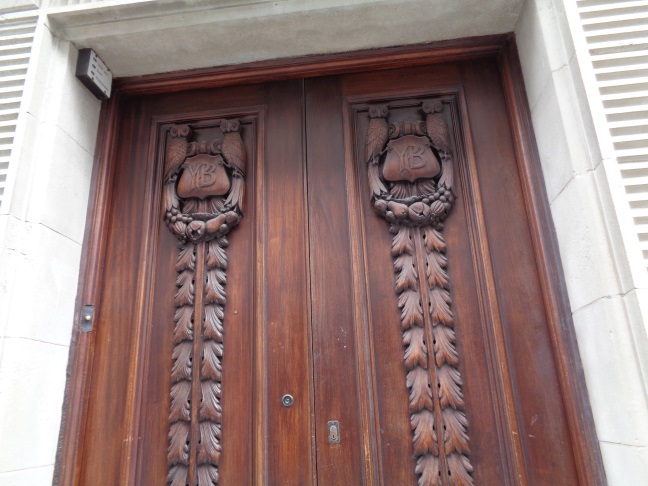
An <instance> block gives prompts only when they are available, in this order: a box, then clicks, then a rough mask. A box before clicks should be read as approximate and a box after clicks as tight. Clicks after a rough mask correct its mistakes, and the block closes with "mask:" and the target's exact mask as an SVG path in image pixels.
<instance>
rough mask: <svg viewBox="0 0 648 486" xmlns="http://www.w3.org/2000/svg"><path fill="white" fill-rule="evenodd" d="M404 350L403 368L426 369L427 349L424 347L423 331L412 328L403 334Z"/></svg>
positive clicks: (418, 328) (415, 327)
mask: <svg viewBox="0 0 648 486" xmlns="http://www.w3.org/2000/svg"><path fill="white" fill-rule="evenodd" d="M403 343H404V344H405V345H406V346H407V348H406V350H405V368H406V369H408V370H410V369H412V368H414V367H415V366H421V367H423V368H427V364H428V363H427V348H426V346H425V330H424V329H423V328H422V327H418V326H414V327H411V328H410V329H408V330H407V331H405V332H403Z"/></svg>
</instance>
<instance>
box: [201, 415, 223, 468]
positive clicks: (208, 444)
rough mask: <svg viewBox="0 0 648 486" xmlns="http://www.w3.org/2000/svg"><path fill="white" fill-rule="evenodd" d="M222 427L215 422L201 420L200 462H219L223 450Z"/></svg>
mask: <svg viewBox="0 0 648 486" xmlns="http://www.w3.org/2000/svg"><path fill="white" fill-rule="evenodd" d="M220 438H221V427H220V425H219V424H217V423H213V422H200V445H199V446H198V463H199V464H205V463H209V464H218V462H219V461H220V454H221V452H222V448H221V444H220Z"/></svg>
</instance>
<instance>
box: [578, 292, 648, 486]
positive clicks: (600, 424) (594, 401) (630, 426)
mask: <svg viewBox="0 0 648 486" xmlns="http://www.w3.org/2000/svg"><path fill="white" fill-rule="evenodd" d="M627 300H628V299H627V297H621V296H617V297H610V298H602V299H599V300H597V301H596V302H594V303H592V304H590V305H588V306H586V307H584V308H582V309H580V310H579V311H577V312H576V313H575V314H574V326H575V329H576V338H577V341H578V347H579V350H580V356H581V360H582V363H583V369H584V372H585V380H586V382H587V389H588V393H589V397H590V403H591V405H592V413H593V415H594V422H595V424H596V431H597V434H598V438H599V440H600V441H603V442H616V443H622V444H627V445H632V446H634V447H637V446H648V414H647V413H646V411H647V410H648V403H647V402H646V390H645V389H644V388H645V385H644V383H643V380H642V375H641V369H640V363H639V362H638V360H637V353H636V346H638V345H639V346H640V345H642V343H638V342H636V341H635V339H634V336H633V333H632V323H631V322H629V320H628V317H629V316H628V313H627V302H626V301H627ZM643 345H644V346H645V342H644V343H643ZM626 484H636V483H626Z"/></svg>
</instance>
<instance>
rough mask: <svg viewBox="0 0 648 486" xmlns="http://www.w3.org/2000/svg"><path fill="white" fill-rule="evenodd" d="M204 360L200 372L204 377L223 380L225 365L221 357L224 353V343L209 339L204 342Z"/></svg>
mask: <svg viewBox="0 0 648 486" xmlns="http://www.w3.org/2000/svg"><path fill="white" fill-rule="evenodd" d="M203 347H204V351H203V360H202V367H201V370H200V374H201V376H202V377H203V378H204V379H212V380H216V381H219V382H220V381H221V380H222V379H223V367H222V364H221V360H220V357H221V356H222V355H223V344H222V343H218V342H216V341H212V340H208V341H205V343H204V344H203Z"/></svg>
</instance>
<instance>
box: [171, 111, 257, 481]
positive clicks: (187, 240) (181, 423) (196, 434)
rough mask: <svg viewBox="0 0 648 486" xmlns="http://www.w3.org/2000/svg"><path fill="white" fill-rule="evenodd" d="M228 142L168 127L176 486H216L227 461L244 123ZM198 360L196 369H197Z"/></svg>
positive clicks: (234, 127)
mask: <svg viewBox="0 0 648 486" xmlns="http://www.w3.org/2000/svg"><path fill="white" fill-rule="evenodd" d="M220 128H221V131H222V132H223V138H222V140H213V141H211V142H206V141H202V142H189V140H190V138H191V137H192V135H193V133H192V130H191V128H190V127H189V126H188V125H175V126H172V127H171V128H170V129H169V133H168V140H167V146H166V152H165V176H164V177H165V179H164V180H165V187H164V196H163V197H164V209H165V211H164V221H165V223H166V224H167V226H168V227H169V229H170V230H171V232H172V233H173V234H174V235H175V236H176V237H177V238H178V240H179V253H178V260H177V263H176V272H177V277H176V286H177V288H178V289H177V292H176V294H175V298H174V305H175V309H176V310H175V317H174V334H173V336H174V339H173V344H174V348H173V355H172V368H171V405H170V411H169V447H168V454H167V461H168V468H169V473H168V477H167V483H168V484H170V485H172V486H186V485H191V486H214V485H217V484H218V483H219V465H220V458H221V453H222V449H221V431H222V408H221V383H222V358H223V333H224V326H223V324H224V322H223V321H224V316H225V313H224V308H225V284H226V281H227V275H226V270H227V254H226V251H225V249H226V248H227V245H228V241H227V234H228V233H229V232H230V231H231V229H232V228H234V227H235V226H236V225H237V224H238V223H239V221H240V220H241V218H242V217H243V212H242V203H243V195H244V182H245V181H244V177H245V165H246V162H247V158H246V151H245V146H244V145H243V141H242V139H241V135H240V133H239V130H240V123H239V121H238V120H222V121H221V122H220ZM194 365H195V366H194Z"/></svg>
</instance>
